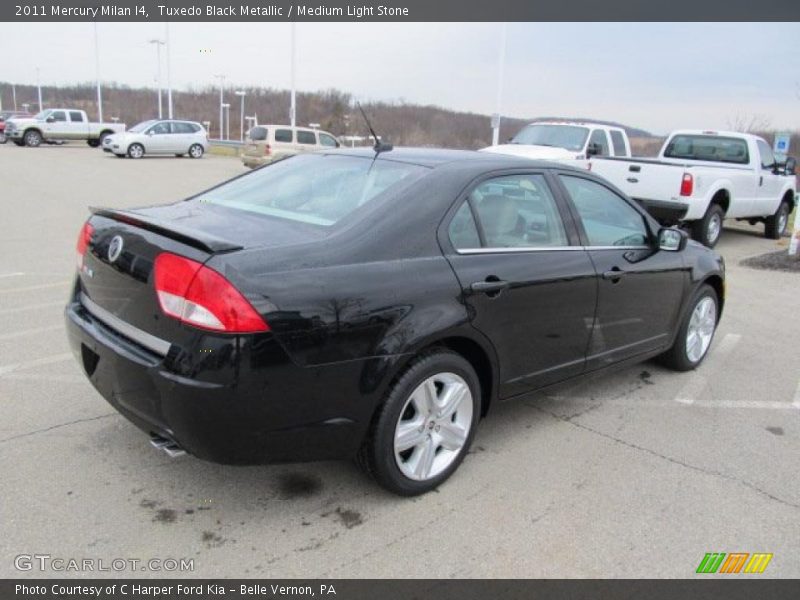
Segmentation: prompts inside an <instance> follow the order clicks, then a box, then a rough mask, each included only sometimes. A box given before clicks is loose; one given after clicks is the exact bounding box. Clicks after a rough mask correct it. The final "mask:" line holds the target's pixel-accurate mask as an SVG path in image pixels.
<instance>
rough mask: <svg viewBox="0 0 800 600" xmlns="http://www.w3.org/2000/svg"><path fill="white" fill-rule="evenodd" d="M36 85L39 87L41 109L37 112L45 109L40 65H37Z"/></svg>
mask: <svg viewBox="0 0 800 600" xmlns="http://www.w3.org/2000/svg"><path fill="white" fill-rule="evenodd" d="M36 87H37V88H38V89H39V110H38V111H37V112H41V111H43V110H44V106H42V84H41V80H40V78H39V67H36Z"/></svg>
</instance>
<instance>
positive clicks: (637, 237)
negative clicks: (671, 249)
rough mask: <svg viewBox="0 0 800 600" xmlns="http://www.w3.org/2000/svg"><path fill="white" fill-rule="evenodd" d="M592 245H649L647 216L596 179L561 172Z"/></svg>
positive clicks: (562, 179)
mask: <svg viewBox="0 0 800 600" xmlns="http://www.w3.org/2000/svg"><path fill="white" fill-rule="evenodd" d="M560 177H561V181H562V182H563V183H564V187H566V188H567V192H568V193H569V195H570V197H571V198H572V202H573V204H574V205H575V208H576V209H577V211H578V215H579V216H580V218H581V222H582V223H583V229H584V231H585V232H586V236H587V237H588V238H589V245H590V246H636V247H638V246H646V245H647V244H648V236H647V228H646V227H645V224H644V218H643V217H642V215H641V214H639V212H638V211H637V210H636V209H635V208H633V207H632V206H631V205H630V204H628V203H627V202H626V201H625V200H624V199H623V198H621V197H620V196H618V195H617V194H615V193H614V192H612V191H611V190H610V189H608V188H607V187H605V186H604V185H600V184H599V183H597V182H595V181H591V180H589V179H583V178H582V177H572V176H569V175H561V176H560Z"/></svg>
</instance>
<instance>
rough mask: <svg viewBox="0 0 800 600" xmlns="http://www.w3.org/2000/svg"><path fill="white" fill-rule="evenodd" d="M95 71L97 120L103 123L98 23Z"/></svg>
mask: <svg viewBox="0 0 800 600" xmlns="http://www.w3.org/2000/svg"><path fill="white" fill-rule="evenodd" d="M94 69H95V77H96V79H97V119H98V121H100V122H101V123H102V122H103V93H102V92H101V91H100V44H99V42H98V41H97V21H95V22H94Z"/></svg>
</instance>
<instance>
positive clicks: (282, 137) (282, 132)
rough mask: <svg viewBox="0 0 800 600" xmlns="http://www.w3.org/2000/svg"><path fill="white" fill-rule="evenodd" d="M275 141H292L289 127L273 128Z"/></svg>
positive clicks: (292, 137)
mask: <svg viewBox="0 0 800 600" xmlns="http://www.w3.org/2000/svg"><path fill="white" fill-rule="evenodd" d="M275 141H276V142H290V143H291V142H293V141H294V136H293V135H292V130H291V129H276V130H275Z"/></svg>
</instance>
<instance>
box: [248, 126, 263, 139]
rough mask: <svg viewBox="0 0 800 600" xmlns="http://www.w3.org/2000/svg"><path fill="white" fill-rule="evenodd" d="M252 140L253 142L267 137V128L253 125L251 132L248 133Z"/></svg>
mask: <svg viewBox="0 0 800 600" xmlns="http://www.w3.org/2000/svg"><path fill="white" fill-rule="evenodd" d="M247 135H248V137H249V138H250V140H251V141H253V142H261V141H263V140H265V139H267V128H266V127H253V128H252V129H251V130H250V132H249V133H248V134H247Z"/></svg>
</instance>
